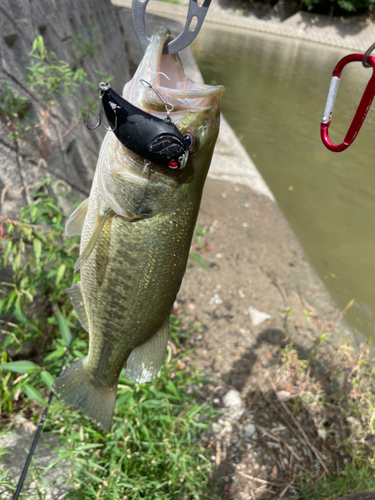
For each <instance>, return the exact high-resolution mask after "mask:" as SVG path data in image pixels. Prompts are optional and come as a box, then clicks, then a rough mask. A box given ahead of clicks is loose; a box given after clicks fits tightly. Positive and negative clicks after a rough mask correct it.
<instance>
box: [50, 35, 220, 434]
mask: <svg viewBox="0 0 375 500" xmlns="http://www.w3.org/2000/svg"><path fill="white" fill-rule="evenodd" d="M170 40H171V35H170V33H169V31H168V30H167V29H165V28H159V29H158V30H157V31H156V32H155V34H154V35H153V37H152V39H151V43H150V45H149V47H148V49H147V51H146V53H145V55H144V58H143V60H142V62H141V63H140V65H139V67H138V69H137V71H136V73H135V75H134V77H133V78H132V80H131V81H130V82H128V83H127V84H126V85H125V87H124V91H123V98H124V99H126V100H127V101H129V102H130V103H132V104H133V105H135V106H137V107H138V108H140V109H142V110H144V111H147V112H148V113H151V114H152V115H154V116H157V117H159V118H163V119H165V118H166V116H167V113H166V110H165V105H164V104H163V102H162V100H161V99H160V98H159V96H158V95H157V93H156V92H155V90H154V89H156V90H157V92H159V93H160V95H162V96H163V98H164V99H165V101H167V102H168V103H169V104H172V105H173V111H172V112H171V114H170V118H171V120H172V122H173V123H174V124H175V125H176V127H177V129H178V130H179V131H180V132H181V134H182V135H183V136H184V140H185V141H186V144H187V146H188V149H189V156H188V159H187V162H186V166H185V165H184V166H185V168H183V169H181V170H173V169H172V168H171V169H169V168H168V167H166V166H165V165H164V166H162V165H158V164H156V163H152V162H150V161H148V160H146V161H145V159H144V158H142V157H141V156H139V155H137V154H135V153H133V152H132V151H130V150H129V149H127V148H126V147H124V146H123V145H122V144H121V143H120V142H119V140H118V139H117V138H116V136H115V134H114V133H113V132H111V131H109V132H108V133H107V134H106V136H105V138H104V141H103V144H102V147H101V150H100V153H99V159H98V163H97V167H96V171H95V176H94V180H93V184H92V188H91V192H90V196H89V198H88V200H85V201H84V202H83V203H82V204H81V205H80V206H79V207H78V208H77V209H76V210H75V212H73V214H72V215H71V217H70V219H69V221H68V223H67V226H66V233H67V234H68V235H74V234H81V245H80V257H79V259H78V261H77V264H76V268H77V269H80V273H81V281H80V282H79V283H77V284H75V285H73V286H72V287H71V288H70V289H68V290H67V292H68V293H69V294H70V295H71V298H72V302H73V306H74V308H75V310H76V312H77V315H78V317H79V319H80V322H81V324H82V326H83V327H84V328H86V330H87V331H88V332H89V352H88V355H87V357H86V358H84V359H83V360H80V361H78V362H76V363H74V364H73V365H72V366H70V367H69V368H67V369H66V370H65V371H64V373H63V374H62V375H61V376H60V377H59V378H58V379H57V380H56V381H55V383H54V386H53V388H54V390H55V392H56V393H57V395H58V396H59V397H60V398H61V399H62V400H63V401H64V402H65V403H66V404H67V405H69V406H72V407H75V408H79V409H80V410H81V411H82V412H83V413H84V414H86V415H87V416H88V417H89V418H90V419H91V420H92V421H93V422H94V423H96V424H97V425H98V426H99V427H101V428H102V429H104V430H105V431H107V430H108V429H109V428H110V425H111V422H112V415H113V411H114V406H115V399H116V392H117V383H118V378H119V375H120V372H121V370H122V368H123V367H124V365H125V363H126V376H127V377H128V378H129V379H130V380H133V381H136V382H147V381H150V380H151V379H153V378H154V377H155V376H156V375H157V374H158V372H159V371H160V368H161V365H162V364H163V361H164V357H165V351H166V346H167V341H168V326H169V316H170V312H171V309H172V305H173V302H174V300H175V297H176V295H177V292H178V290H179V288H180V285H181V281H182V278H183V275H184V272H185V268H186V262H187V259H188V255H189V249H190V245H191V240H192V237H193V232H194V228H195V223H196V219H197V215H198V211H199V205H200V201H201V196H202V191H203V186H204V182H205V179H206V175H207V172H208V169H209V166H210V162H211V157H212V154H213V150H214V146H215V142H216V139H217V135H218V132H219V119H220V113H219V103H220V99H221V97H222V95H223V92H224V88H223V87H222V86H215V87H213V86H208V85H197V84H194V83H192V82H190V81H188V80H187V79H186V77H185V75H184V71H183V67H182V63H181V61H180V58H179V56H178V55H163V54H162V51H163V47H164V45H165V44H166V43H168V42H169V41H170ZM141 80H143V84H142V82H141ZM145 81H146V82H147V83H148V84H151V85H150V86H145V85H144V82H145ZM161 81H162V83H161ZM152 87H153V88H152ZM170 108H171V107H169V109H170Z"/></svg>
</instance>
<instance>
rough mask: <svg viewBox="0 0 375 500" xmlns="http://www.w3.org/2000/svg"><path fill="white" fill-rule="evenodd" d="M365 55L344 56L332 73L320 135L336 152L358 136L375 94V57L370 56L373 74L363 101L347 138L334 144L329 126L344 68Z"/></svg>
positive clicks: (368, 60) (369, 61) (326, 144)
mask: <svg viewBox="0 0 375 500" xmlns="http://www.w3.org/2000/svg"><path fill="white" fill-rule="evenodd" d="M363 56H364V54H350V55H348V56H345V57H343V58H342V59H341V61H339V62H338V63H337V65H336V68H335V69H334V70H333V73H332V78H331V84H330V86H329V90H328V95H327V101H326V105H325V107H324V112H323V117H322V121H321V124H320V136H321V138H322V141H323V144H324V145H325V147H326V148H328V149H329V150H330V151H334V152H336V153H338V152H339V151H344V150H345V149H346V148H348V147H349V146H350V144H351V143H352V142H353V141H354V139H355V138H356V137H357V134H358V132H359V130H360V128H361V127H362V123H363V122H364V119H365V118H366V115H367V111H368V110H369V108H370V106H371V103H372V100H373V98H374V95H375V57H372V56H368V58H367V62H368V63H369V64H370V65H371V66H372V70H373V71H372V76H371V78H370V80H369V82H368V84H367V87H366V90H365V91H364V93H363V96H362V99H361V102H360V103H359V106H358V109H357V111H356V113H355V115H354V118H353V121H352V123H351V124H350V127H349V130H348V132H347V133H346V136H345V139H344V140H343V142H342V143H341V144H338V145H336V144H333V142H332V141H331V140H330V138H329V137H328V127H329V125H330V123H331V116H332V110H333V105H334V104H335V99H336V94H337V90H338V88H339V83H340V76H341V73H342V70H343V69H344V68H345V66H346V65H347V64H349V63H351V62H354V61H362V59H363Z"/></svg>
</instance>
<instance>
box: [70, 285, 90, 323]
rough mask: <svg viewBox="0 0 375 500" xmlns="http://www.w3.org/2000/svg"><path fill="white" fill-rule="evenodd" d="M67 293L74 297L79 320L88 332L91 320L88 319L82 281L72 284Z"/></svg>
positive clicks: (74, 305) (73, 300)
mask: <svg viewBox="0 0 375 500" xmlns="http://www.w3.org/2000/svg"><path fill="white" fill-rule="evenodd" d="M66 293H67V294H68V295H70V298H71V299H72V302H73V307H74V310H75V312H76V313H77V316H78V319H79V322H80V323H81V325H82V326H83V328H84V329H85V330H86V331H87V332H88V331H89V321H88V319H87V314H86V308H85V303H84V302H83V296H82V286H81V282H80V281H78V283H76V284H75V285H72V286H71V287H70V288H67V290H66Z"/></svg>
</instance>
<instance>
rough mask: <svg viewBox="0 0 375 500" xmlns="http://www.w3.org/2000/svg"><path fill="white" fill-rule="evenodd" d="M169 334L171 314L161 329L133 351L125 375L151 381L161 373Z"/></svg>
mask: <svg viewBox="0 0 375 500" xmlns="http://www.w3.org/2000/svg"><path fill="white" fill-rule="evenodd" d="M168 334H169V316H168V318H167V320H166V321H165V322H164V324H163V326H162V327H161V328H160V330H159V331H158V332H157V333H156V334H155V335H154V336H153V337H151V339H150V340H148V341H147V342H146V343H144V344H142V345H140V346H138V347H136V348H135V349H133V351H132V352H131V354H130V356H129V358H128V361H127V363H126V369H125V376H126V377H127V378H128V379H130V380H132V381H133V382H138V383H142V382H150V381H151V380H152V379H154V378H155V377H156V376H157V374H158V373H159V371H160V369H161V366H162V364H163V362H164V358H165V351H166V349H167V342H168Z"/></svg>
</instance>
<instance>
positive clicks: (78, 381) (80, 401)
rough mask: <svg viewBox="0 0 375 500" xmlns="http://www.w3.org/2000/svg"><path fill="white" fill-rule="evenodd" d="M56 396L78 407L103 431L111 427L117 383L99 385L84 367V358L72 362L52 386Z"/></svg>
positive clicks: (69, 404)
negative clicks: (108, 385)
mask: <svg viewBox="0 0 375 500" xmlns="http://www.w3.org/2000/svg"><path fill="white" fill-rule="evenodd" d="M52 388H53V390H54V392H55V393H56V394H57V396H58V397H59V398H60V399H61V400H62V401H63V402H64V403H65V404H67V405H68V406H72V407H74V408H79V409H80V410H81V411H82V412H83V413H84V414H85V415H86V416H87V417H88V418H89V419H90V420H91V421H92V422H94V423H95V424H96V425H97V426H98V427H100V428H102V429H103V430H104V431H106V432H107V431H108V430H109V428H110V427H111V423H112V416H113V411H114V408H115V402H116V392H117V384H115V385H114V386H113V387H107V386H99V385H98V384H97V383H95V380H94V377H93V376H92V375H91V373H90V372H89V370H88V369H87V368H86V367H85V364H84V360H80V361H77V362H76V363H73V364H72V365H71V366H70V367H69V368H67V369H66V370H65V371H64V372H63V373H62V375H60V377H59V378H58V379H56V380H55V382H54V384H53V386H52Z"/></svg>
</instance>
